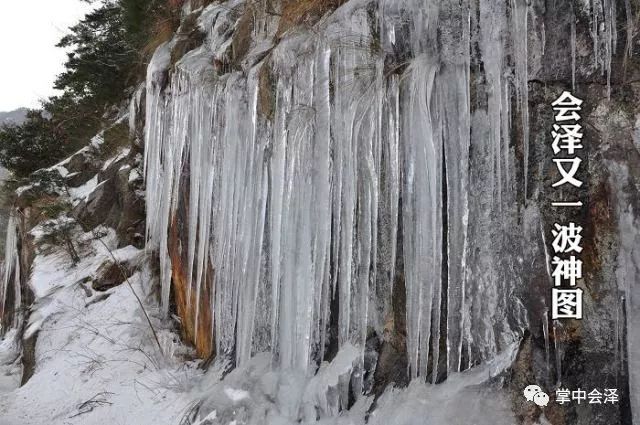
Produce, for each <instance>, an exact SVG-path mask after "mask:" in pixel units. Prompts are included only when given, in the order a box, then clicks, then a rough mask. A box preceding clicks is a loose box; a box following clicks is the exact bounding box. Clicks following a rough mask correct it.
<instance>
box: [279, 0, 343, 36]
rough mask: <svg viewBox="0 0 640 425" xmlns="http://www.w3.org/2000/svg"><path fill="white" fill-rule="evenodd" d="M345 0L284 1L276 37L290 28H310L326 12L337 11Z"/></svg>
mask: <svg viewBox="0 0 640 425" xmlns="http://www.w3.org/2000/svg"><path fill="white" fill-rule="evenodd" d="M345 2H346V0H285V1H284V3H283V5H282V18H281V19H280V24H279V26H278V32H277V36H278V37H280V36H282V35H283V34H284V33H285V32H287V31H288V30H290V29H291V28H294V27H297V26H300V25H306V26H312V25H314V24H315V23H316V22H318V20H320V18H322V16H324V15H325V14H326V13H327V12H330V11H332V10H335V9H337V8H338V7H339V6H340V5H342V4H343V3H345Z"/></svg>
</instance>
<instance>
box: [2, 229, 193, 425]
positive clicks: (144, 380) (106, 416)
mask: <svg viewBox="0 0 640 425" xmlns="http://www.w3.org/2000/svg"><path fill="white" fill-rule="evenodd" d="M82 236H83V237H84V238H85V239H87V240H88V242H89V244H88V246H87V247H86V248H85V249H86V251H85V252H84V253H83V254H84V255H83V260H82V261H81V263H79V264H78V265H76V266H75V267H72V268H70V267H69V264H70V261H69V258H68V257H67V254H66V252H64V251H62V250H57V249H56V250H53V251H47V250H44V249H42V250H40V251H39V253H38V255H37V256H36V259H35V262H34V265H33V274H32V284H33V289H34V292H35V293H36V296H37V301H36V303H35V305H34V307H33V309H34V311H33V314H32V316H31V320H30V323H29V329H28V333H29V332H35V331H38V338H37V345H36V353H35V356H36V368H35V374H34V375H33V377H32V378H31V379H30V380H29V381H28V382H27V384H26V385H24V386H23V387H21V388H18V389H16V390H15V391H13V392H11V393H7V394H4V395H3V396H1V397H0V425H44V424H83V425H84V424H87V425H91V424H96V425H97V424H105V423H109V424H114V425H119V424H136V425H144V424H153V425H160V424H174V423H177V422H179V418H180V417H181V416H182V414H183V410H184V408H185V406H186V405H187V404H188V400H186V399H183V395H182V394H181V392H182V390H183V389H185V388H187V383H188V382H190V381H191V380H192V378H193V377H194V376H195V375H197V374H198V372H196V369H195V368H194V367H192V366H193V365H192V364H190V363H188V362H187V363H184V362H183V360H182V359H180V360H177V359H179V354H181V353H184V352H185V349H184V347H181V346H180V345H176V344H175V343H174V341H178V337H177V336H176V335H174V334H172V333H170V332H169V331H168V330H162V323H160V322H159V321H158V320H155V319H152V320H154V325H155V327H156V329H159V331H158V333H159V339H160V341H161V342H162V346H163V351H164V353H165V354H173V355H174V357H171V356H164V355H162V354H160V353H159V349H158V348H157V345H156V343H155V340H154V339H153V338H152V334H151V332H150V329H149V326H148V324H147V323H146V319H145V318H144V316H143V313H142V310H141V308H140V305H139V304H138V303H137V302H136V298H135V297H134V296H133V294H132V292H131V288H129V286H128V285H127V284H122V285H120V286H117V287H115V288H111V289H109V290H107V291H106V292H98V291H95V290H93V289H92V286H91V283H92V278H93V276H94V275H95V273H96V270H97V269H98V267H99V266H100V265H101V264H102V263H103V262H104V261H108V260H110V259H111V254H109V252H108V251H107V249H106V247H105V246H103V245H102V243H101V242H100V241H98V240H91V239H92V238H91V236H92V234H85V235H82ZM103 240H104V241H105V243H106V246H109V248H110V249H112V250H114V255H115V256H116V257H117V258H118V259H119V260H127V261H135V260H136V259H140V260H141V259H142V255H143V253H142V252H141V251H138V250H136V249H135V248H133V247H126V248H123V249H120V250H116V249H115V242H116V239H115V237H114V236H113V232H112V231H111V232H107V236H106V237H105V238H103ZM129 280H130V282H131V284H132V287H133V289H134V290H135V291H136V292H137V293H138V294H139V295H140V296H141V298H143V299H145V298H147V296H148V295H149V294H148V293H147V290H148V288H149V287H150V285H149V282H150V280H151V278H150V274H149V272H148V270H147V269H146V267H144V266H142V267H141V271H138V272H136V273H135V274H134V275H133V276H132V277H131V278H130V279H129ZM151 306H152V303H150V304H149V305H147V306H146V307H147V308H148V309H150V310H151V312H153V309H152V307H151ZM152 316H153V315H152ZM8 341H9V338H6V339H5V341H3V342H1V343H0V363H2V360H3V359H5V358H8V357H9V356H11V355H12V352H11V349H12V345H11V344H10V343H9V342H8ZM5 368H6V367H5ZM5 372H6V371H5V370H4V369H0V373H3V374H5V375H7V374H6V373H5ZM11 372H13V375H12V374H11V373H9V374H8V375H9V376H3V377H2V378H1V379H0V393H1V392H2V388H3V387H9V386H10V385H13V386H14V387H15V384H16V382H19V379H20V378H19V373H20V370H19V368H17V367H15V365H14V367H13V368H12V369H11Z"/></svg>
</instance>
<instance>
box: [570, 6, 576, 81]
mask: <svg viewBox="0 0 640 425" xmlns="http://www.w3.org/2000/svg"><path fill="white" fill-rule="evenodd" d="M571 88H572V90H573V91H574V92H575V90H576V14H575V11H574V9H573V4H571Z"/></svg>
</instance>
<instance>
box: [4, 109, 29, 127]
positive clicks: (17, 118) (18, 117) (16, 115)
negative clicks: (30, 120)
mask: <svg viewBox="0 0 640 425" xmlns="http://www.w3.org/2000/svg"><path fill="white" fill-rule="evenodd" d="M28 111H29V110H28V109H27V108H20V109H16V110H15V111H9V112H0V125H3V124H8V123H15V124H21V123H22V122H23V121H24V120H25V118H26V117H27V112H28Z"/></svg>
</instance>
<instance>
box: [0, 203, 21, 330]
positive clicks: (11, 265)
mask: <svg viewBox="0 0 640 425" xmlns="http://www.w3.org/2000/svg"><path fill="white" fill-rule="evenodd" d="M1 283H2V285H1V286H0V317H1V316H2V315H3V314H4V312H5V309H7V308H12V309H13V311H14V312H15V314H13V315H12V316H9V317H13V323H12V325H11V326H12V327H15V326H17V325H18V321H19V320H21V318H22V314H21V313H20V309H21V304H22V287H21V284H20V256H19V251H18V221H17V220H16V217H15V215H14V214H11V215H10V216H9V222H8V223H7V235H6V240H5V249H4V264H3V279H2V282H1ZM9 291H11V299H12V300H13V302H12V305H9V304H8V302H9V297H8V295H9V293H10V292H9ZM8 330H9V329H2V325H1V324H0V335H2V334H4V333H6V332H7V331H8Z"/></svg>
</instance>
